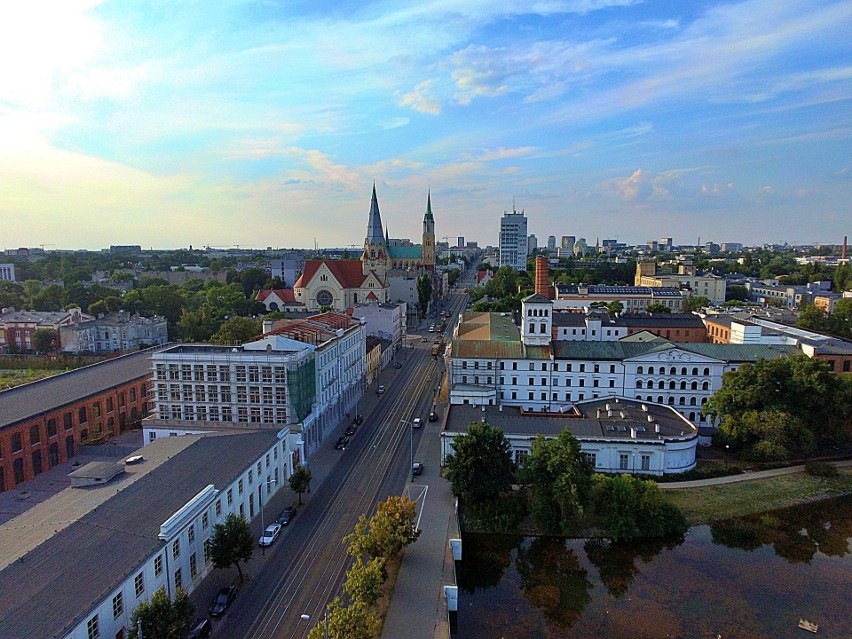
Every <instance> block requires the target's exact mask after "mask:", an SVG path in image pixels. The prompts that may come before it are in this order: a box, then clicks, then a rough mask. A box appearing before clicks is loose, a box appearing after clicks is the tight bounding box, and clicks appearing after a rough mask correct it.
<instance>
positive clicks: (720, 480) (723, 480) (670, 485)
mask: <svg viewBox="0 0 852 639" xmlns="http://www.w3.org/2000/svg"><path fill="white" fill-rule="evenodd" d="M832 463H833V464H834V465H835V466H836V467H837V468H845V467H847V466H852V460H849V459H847V460H844V461H838V462H832ZM803 472H805V467H804V465H802V466H788V467H787V468H773V469H772V470H758V471H755V472H746V473H742V474H741V475H728V476H727V477H713V478H711V479H696V480H695V481H678V482H660V483H658V484H657V485H658V486H659V487H660V489H662V490H679V489H682V488H702V487H704V486H721V485H723V484H737V483H739V482H742V481H754V480H755V479H765V478H767V477H780V476H781V475H794V474H796V473H803Z"/></svg>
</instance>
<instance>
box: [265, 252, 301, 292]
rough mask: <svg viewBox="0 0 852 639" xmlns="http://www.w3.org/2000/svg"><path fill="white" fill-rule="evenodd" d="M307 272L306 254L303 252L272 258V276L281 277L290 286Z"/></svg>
mask: <svg viewBox="0 0 852 639" xmlns="http://www.w3.org/2000/svg"><path fill="white" fill-rule="evenodd" d="M304 272H305V256H304V255H302V254H301V253H287V254H286V255H284V256H283V257H282V258H281V259H278V260H272V277H277V278H280V279H281V281H283V282H284V285H285V286H289V287H290V288H292V287H293V285H294V284H295V283H296V280H297V279H299V275H301V274H302V273H304Z"/></svg>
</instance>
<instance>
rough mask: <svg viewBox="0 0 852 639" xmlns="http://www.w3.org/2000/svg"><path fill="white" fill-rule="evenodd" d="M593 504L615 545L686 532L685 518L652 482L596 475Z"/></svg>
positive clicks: (629, 477) (629, 476)
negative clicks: (626, 541)
mask: <svg viewBox="0 0 852 639" xmlns="http://www.w3.org/2000/svg"><path fill="white" fill-rule="evenodd" d="M592 503H593V505H594V511H595V513H596V514H597V515H598V516H599V517H600V518H601V522H602V524H603V526H604V528H605V529H606V531H607V533H608V534H609V536H610V537H611V538H612V539H614V540H616V541H619V540H622V539H633V538H636V537H667V536H674V535H682V534H683V533H685V532H686V529H687V523H686V517H684V515H683V513H682V512H681V511H680V510H679V509H678V508H677V507H676V506H674V505H673V504H671V503H670V502H667V501H666V500H665V498H664V497H663V493H662V491H661V490H660V487H659V486H658V485H657V484H656V483H655V482H653V481H645V480H641V479H637V478H635V477H633V476H631V475H616V476H615V477H605V476H604V475H595V476H594V485H593V488H592Z"/></svg>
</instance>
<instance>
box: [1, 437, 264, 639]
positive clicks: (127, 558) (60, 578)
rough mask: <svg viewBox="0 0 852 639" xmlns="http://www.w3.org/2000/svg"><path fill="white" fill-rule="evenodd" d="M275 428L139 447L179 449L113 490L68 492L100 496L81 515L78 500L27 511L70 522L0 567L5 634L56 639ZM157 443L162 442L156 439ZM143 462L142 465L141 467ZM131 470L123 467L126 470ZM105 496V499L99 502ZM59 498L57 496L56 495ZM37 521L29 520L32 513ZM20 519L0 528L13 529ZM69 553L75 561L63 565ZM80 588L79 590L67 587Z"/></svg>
mask: <svg viewBox="0 0 852 639" xmlns="http://www.w3.org/2000/svg"><path fill="white" fill-rule="evenodd" d="M276 437H277V434H276V433H275V432H274V431H266V432H256V433H249V434H244V435H223V436H218V437H217V436H211V437H204V436H195V435H187V436H184V437H175V438H164V439H163V440H157V441H155V442H154V443H153V444H151V445H149V446H146V447H144V448H142V449H140V451H139V453H140V454H142V455H143V456H145V457H146V458H147V457H148V456H149V455H152V454H153V453H152V452H151V451H152V448H151V446H154V445H158V446H166V447H168V446H171V445H182V444H183V442H169V441H168V440H170V439H175V440H183V439H186V440H191V441H188V443H187V444H186V445H185V447H184V448H183V449H182V450H181V451H179V452H176V453H174V454H173V455H172V456H170V457H168V458H167V459H166V460H164V461H162V462H161V463H159V464H154V463H152V464H151V467H150V468H148V469H147V470H148V472H145V473H143V474H141V476H139V477H137V478H136V479H135V481H132V482H131V483H129V485H126V486H124V487H123V489H122V490H119V491H118V492H117V493H116V487H117V485H116V484H115V482H112V483H110V484H107V485H105V486H97V487H92V488H86V489H72V488H69V489H66V491H63V493H66V492H68V491H74V492H77V493H83V494H84V495H88V496H91V497H92V498H93V499H101V503H99V504H98V505H96V506H95V507H94V508H90V509H88V510H87V511H86V512H85V514H83V515H82V516H80V515H79V509H80V508H81V506H80V503H81V502H83V501H85V499H84V497H76V499H77V500H78V505H77V506H76V508H77V509H78V510H76V511H75V510H74V506H72V507H70V510H63V509H62V508H61V507H54V510H52V511H50V512H45V510H44V509H43V508H42V506H48V505H50V504H52V503H53V502H54V500H53V499H51V500H48V501H47V502H45V503H44V504H40V505H39V506H37V507H36V508H34V509H33V511H39V512H41V513H42V514H43V516H44V520H43V522H42V525H49V524H48V523H47V522H49V521H51V520H52V521H56V522H59V521H62V519H63V518H67V519H69V520H71V523H69V524H68V525H67V526H65V527H64V528H62V529H61V530H59V532H57V533H56V534H54V535H52V536H51V537H50V539H48V540H47V541H45V542H44V543H41V544H40V545H38V546H37V547H35V548H34V549H32V550H30V551H29V552H27V553H26V554H24V555H23V556H21V557H20V558H19V559H18V560H17V561H14V562H13V563H11V564H8V565H6V566H5V567H4V568H3V569H2V570H0V627H2V628H3V632H4V635H5V636H8V637H16V638H17V639H48V638H52V637H60V636H63V635H65V634H66V633H68V632H69V631H70V629H71V628H73V627H74V626H76V625H77V624H79V623H80V622H81V621H82V620H83V618H84V616H85V615H86V614H88V612H89V611H90V610H91V609H92V608H93V607H94V606H95V605H97V604H100V603H101V602H102V601H104V599H105V598H106V597H107V596H109V594H110V593H111V592H113V591H114V590H115V588H116V587H117V586H118V585H119V584H121V583H122V582H124V581H125V580H126V579H127V578H128V577H129V576H130V575H131V574H132V573H133V572H134V571H135V570H137V569H138V567H139V566H140V565H141V564H142V563H143V562H144V561H146V560H147V559H148V558H149V557H151V556H152V555H153V554H154V553H156V552H158V551H159V550H160V549H162V548H163V543H164V542H163V541H162V540H161V539H159V537H158V535H159V532H160V526H161V524H163V523H164V522H165V521H166V520H167V519H168V518H169V517H171V516H172V515H173V514H175V513H176V512H177V511H178V510H179V509H180V508H182V507H183V506H184V505H185V504H186V503H187V502H189V501H190V500H191V499H192V498H193V497H195V496H196V495H197V494H198V493H199V492H200V491H201V490H202V489H204V488H205V487H206V486H208V485H210V484H213V485H214V486H216V487H217V488H222V487H224V486H226V485H228V484H230V483H231V482H232V481H234V480H235V479H236V478H237V476H238V475H239V474H240V473H242V472H243V471H244V470H245V468H246V467H247V466H248V465H249V464H250V463H251V462H252V461H253V460H254V459H256V458H257V457H259V456H260V455H261V454H262V453H263V452H264V451H265V450H267V449H268V448H269V447H270V446H271V445H272V443H273V442H274V441H275V439H276ZM161 441H162V442H163V443H160V442H161ZM145 465H147V462H143V463H142V464H140V466H145ZM129 468H130V467H128V469H129ZM101 492H107V493H109V495H108V496H107V497H106V498H101V497H99V494H100V493H101ZM62 495H63V494H60V495H57V498H62ZM33 516H35V515H33ZM18 520H19V518H17V519H14V520H12V521H11V522H9V523H8V524H6V525H5V526H4V527H3V528H6V527H7V526H10V527H18V526H19V525H20V524H19V521H18ZM69 549H73V555H74V559H73V561H69V560H68V553H69ZM69 584H85V587H69Z"/></svg>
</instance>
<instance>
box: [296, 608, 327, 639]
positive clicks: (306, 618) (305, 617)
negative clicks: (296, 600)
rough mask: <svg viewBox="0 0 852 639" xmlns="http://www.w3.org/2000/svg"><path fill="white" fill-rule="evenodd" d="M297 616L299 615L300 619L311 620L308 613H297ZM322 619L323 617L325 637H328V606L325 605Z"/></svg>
mask: <svg viewBox="0 0 852 639" xmlns="http://www.w3.org/2000/svg"><path fill="white" fill-rule="evenodd" d="M299 616H300V618H301V619H302V621H310V620H311V616H310V615H307V614H306V615H299ZM324 619H325V622H324V625H325V639H328V606H326V609H325V616H324Z"/></svg>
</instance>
